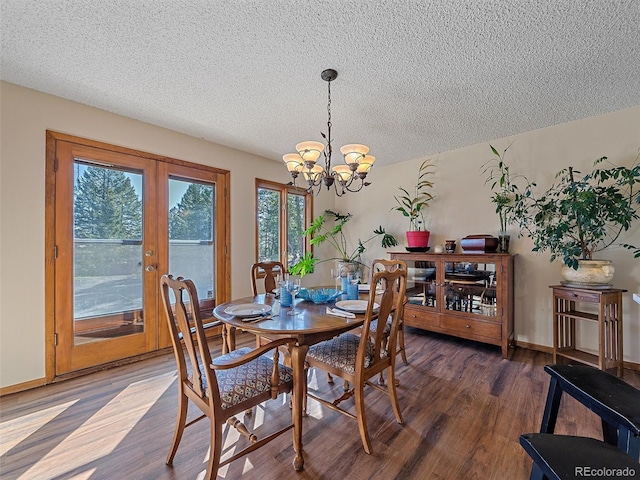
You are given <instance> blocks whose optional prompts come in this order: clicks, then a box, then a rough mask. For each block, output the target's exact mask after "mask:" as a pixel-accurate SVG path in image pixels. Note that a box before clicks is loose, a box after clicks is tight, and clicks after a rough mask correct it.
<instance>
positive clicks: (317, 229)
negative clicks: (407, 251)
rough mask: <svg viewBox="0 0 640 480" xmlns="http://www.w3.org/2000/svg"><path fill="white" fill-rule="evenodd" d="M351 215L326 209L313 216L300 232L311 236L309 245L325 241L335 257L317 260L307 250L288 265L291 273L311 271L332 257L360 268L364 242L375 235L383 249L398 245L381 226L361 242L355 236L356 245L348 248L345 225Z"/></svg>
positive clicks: (302, 273)
mask: <svg viewBox="0 0 640 480" xmlns="http://www.w3.org/2000/svg"><path fill="white" fill-rule="evenodd" d="M351 218H352V215H351V214H350V213H347V214H346V215H343V214H341V213H338V212H334V211H332V210H326V211H325V212H324V213H323V214H322V215H319V216H318V217H316V218H314V219H313V221H312V222H311V225H310V226H309V228H307V229H306V230H305V231H304V233H303V235H304V236H306V237H309V238H310V239H311V240H310V243H311V245H312V246H318V245H322V244H323V243H325V242H326V243H328V244H329V245H331V246H332V247H333V248H334V250H335V256H333V257H329V258H325V259H322V260H319V259H318V258H316V257H315V256H314V255H313V253H312V252H307V253H306V255H305V256H304V257H303V258H302V259H301V260H300V261H299V262H298V263H296V264H295V265H294V266H293V267H291V273H293V274H294V275H302V276H304V275H307V274H309V273H313V270H314V267H315V265H316V264H317V263H321V262H327V261H331V260H333V261H338V262H343V263H346V264H348V263H351V264H355V265H356V266H357V268H361V267H362V266H363V265H362V263H361V262H360V257H361V255H362V254H363V253H364V252H365V250H366V247H365V245H366V244H367V243H369V242H371V241H372V240H374V239H375V238H378V237H382V238H381V245H382V247H384V248H391V247H395V246H396V245H398V241H397V240H396V238H395V237H394V236H393V235H391V234H389V233H387V232H386V231H385V229H384V228H383V227H382V226H380V227H378V228H376V229H375V230H374V231H373V235H372V236H371V237H369V238H367V239H366V240H364V241H362V240H360V239H358V242H357V245H356V246H355V247H354V248H352V247H350V246H349V245H348V243H347V238H346V236H345V234H344V226H345V225H346V223H347V222H348V221H349V220H350V219H351Z"/></svg>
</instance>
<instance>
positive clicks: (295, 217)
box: [287, 193, 305, 269]
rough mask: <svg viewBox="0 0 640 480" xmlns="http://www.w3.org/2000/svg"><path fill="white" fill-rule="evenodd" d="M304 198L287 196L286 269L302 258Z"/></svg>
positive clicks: (291, 194) (293, 195)
mask: <svg viewBox="0 0 640 480" xmlns="http://www.w3.org/2000/svg"><path fill="white" fill-rule="evenodd" d="M304 205H305V197H304V195H297V194H293V193H289V194H287V213H288V218H287V250H288V256H287V269H289V268H291V267H292V266H293V265H295V264H296V263H298V262H299V261H300V260H301V259H302V257H303V256H304V237H303V235H302V233H303V232H304V230H305V225H304V218H305V215H304V214H305V211H304Z"/></svg>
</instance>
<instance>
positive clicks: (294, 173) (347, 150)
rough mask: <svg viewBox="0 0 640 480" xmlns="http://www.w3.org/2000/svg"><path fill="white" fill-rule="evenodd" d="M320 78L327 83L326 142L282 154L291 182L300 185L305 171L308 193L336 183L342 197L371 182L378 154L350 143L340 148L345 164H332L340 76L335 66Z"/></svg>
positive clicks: (299, 147)
mask: <svg viewBox="0 0 640 480" xmlns="http://www.w3.org/2000/svg"><path fill="white" fill-rule="evenodd" d="M320 77H321V78H322V79H323V80H324V81H326V82H327V85H328V103H327V113H328V120H327V134H326V135H325V134H324V133H321V135H322V137H323V138H324V139H325V140H326V144H324V143H322V142H316V141H304V142H300V143H298V144H297V145H296V152H297V153H287V154H285V155H283V156H282V160H283V161H284V162H285V164H286V167H287V170H288V171H289V173H290V174H291V178H292V179H293V181H292V182H291V183H292V184H293V185H294V186H295V187H296V188H300V187H298V185H297V184H296V180H297V179H298V177H299V176H300V174H302V178H303V179H304V180H305V181H306V182H307V185H306V187H304V188H305V190H307V192H309V193H315V194H316V195H317V194H318V193H319V192H320V190H321V189H322V185H325V186H326V187H327V190H328V189H330V188H331V186H333V187H334V190H335V193H336V195H338V196H339V197H340V196H342V195H344V194H345V193H346V192H358V191H360V190H361V189H362V187H366V186H367V185H370V183H369V182H365V178H366V177H367V174H368V173H369V171H370V170H371V167H372V166H373V163H374V162H375V160H376V157H374V156H373V155H369V147H367V146H366V145H361V144H359V143H351V144H347V145H344V146H343V147H341V148H340V153H341V154H342V156H343V158H344V164H343V165H336V166H333V167H332V166H331V156H332V153H333V147H332V145H331V127H332V124H331V82H332V81H333V80H335V79H336V78H337V77H338V72H336V71H335V70H332V69H328V70H324V71H323V72H322V74H321V75H320ZM321 155H322V156H324V167H323V166H321V165H319V164H318V163H317V162H318V160H319V159H320V156H321Z"/></svg>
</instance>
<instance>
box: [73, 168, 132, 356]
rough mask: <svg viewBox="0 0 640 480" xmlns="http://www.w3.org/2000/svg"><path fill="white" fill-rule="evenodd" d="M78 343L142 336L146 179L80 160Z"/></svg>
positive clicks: (75, 232)
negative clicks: (143, 187) (140, 334)
mask: <svg viewBox="0 0 640 480" xmlns="http://www.w3.org/2000/svg"><path fill="white" fill-rule="evenodd" d="M73 236H74V245H73V270H74V271H73V318H74V333H75V343H76V344H77V343H86V342H88V341H96V340H100V339H104V338H112V337H119V336H122V335H129V334H132V333H138V332H141V331H142V330H143V328H144V322H143V318H142V258H143V257H142V175H140V174H138V173H132V172H127V171H123V170H118V169H116V168H106V167H102V166H95V165H88V164H87V163H85V162H84V161H83V160H82V159H76V160H75V165H74V204H73Z"/></svg>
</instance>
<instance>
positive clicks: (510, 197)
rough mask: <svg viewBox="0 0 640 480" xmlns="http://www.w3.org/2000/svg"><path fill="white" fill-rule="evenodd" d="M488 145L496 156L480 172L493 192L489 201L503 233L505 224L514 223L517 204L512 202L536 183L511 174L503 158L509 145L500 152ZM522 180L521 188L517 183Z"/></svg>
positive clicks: (524, 194) (525, 194) (529, 191)
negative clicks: (523, 184) (522, 185)
mask: <svg viewBox="0 0 640 480" xmlns="http://www.w3.org/2000/svg"><path fill="white" fill-rule="evenodd" d="M489 147H491V152H493V154H494V155H495V157H496V158H492V159H491V160H489V161H488V162H486V163H485V164H484V165H483V166H482V174H483V175H487V179H486V180H485V182H484V183H485V185H487V184H488V185H489V186H490V188H491V190H492V192H493V193H492V194H491V202H492V203H494V204H495V206H496V213H497V214H498V218H499V219H500V233H501V234H505V233H506V231H507V226H508V225H509V224H512V223H516V214H517V205H516V204H515V203H514V200H515V198H516V197H518V196H529V195H531V188H532V187H535V185H536V184H535V183H531V182H529V181H528V180H527V178H526V177H524V176H522V175H514V176H512V175H511V172H510V171H509V165H507V163H506V162H505V159H504V156H505V154H506V153H507V150H509V148H510V147H511V145H509V146H508V147H507V148H505V149H504V151H503V152H502V154H500V153H499V152H498V150H496V149H495V148H494V147H493V145H489ZM522 182H524V183H525V186H524V188H522V189H521V188H520V187H519V185H518V184H519V183H522Z"/></svg>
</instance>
